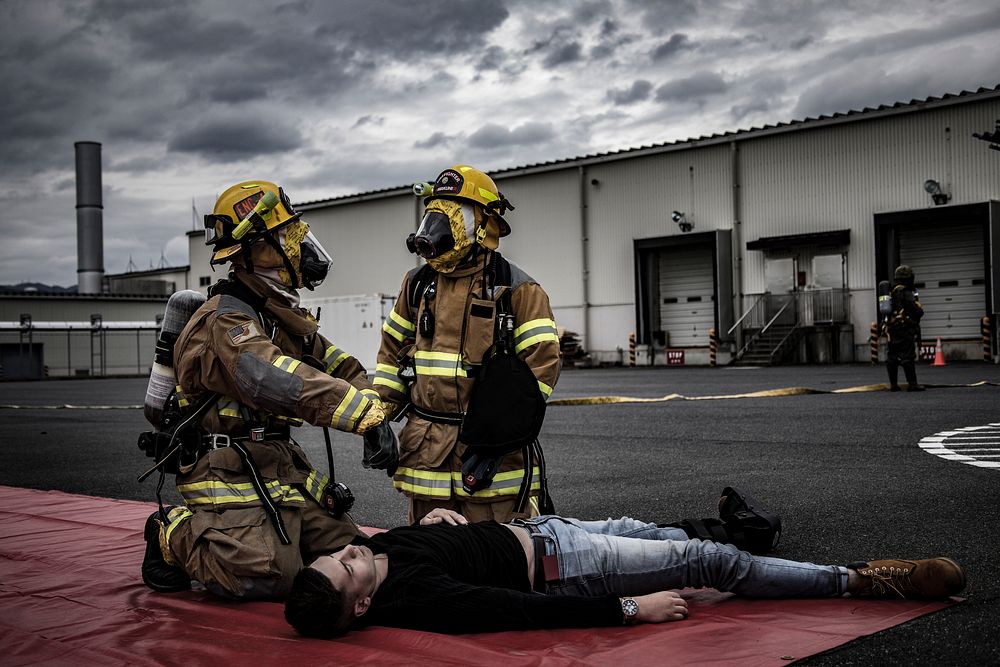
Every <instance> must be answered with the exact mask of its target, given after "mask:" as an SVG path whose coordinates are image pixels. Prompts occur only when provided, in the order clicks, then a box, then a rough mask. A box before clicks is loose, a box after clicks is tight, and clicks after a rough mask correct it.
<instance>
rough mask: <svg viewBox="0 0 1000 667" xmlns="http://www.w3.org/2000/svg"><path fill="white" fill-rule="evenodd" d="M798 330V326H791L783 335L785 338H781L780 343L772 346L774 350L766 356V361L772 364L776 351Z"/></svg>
mask: <svg viewBox="0 0 1000 667" xmlns="http://www.w3.org/2000/svg"><path fill="white" fill-rule="evenodd" d="M798 328H799V327H798V325H795V326H793V327H792V328H791V329H790V330H789V331H788V333H787V334H785V337H784V338H782V339H781V340H780V341H778V344H777V345H775V346H774V349H773V350H771V354H770V355H769V356H768V360H769V361H770V362H771V363H774V355H775V354H777V353H778V351H779V350H780V349H781V348H783V347H784V346H785V341H787V340H788V339H789V338H791V337H792V334H794V333H795V332H796V330H798Z"/></svg>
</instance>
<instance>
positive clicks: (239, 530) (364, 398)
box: [140, 181, 398, 599]
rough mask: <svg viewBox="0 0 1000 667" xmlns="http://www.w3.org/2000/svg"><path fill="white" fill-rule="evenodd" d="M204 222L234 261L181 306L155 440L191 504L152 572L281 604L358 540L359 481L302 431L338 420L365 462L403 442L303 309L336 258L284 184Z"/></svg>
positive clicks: (164, 537) (168, 518) (161, 520)
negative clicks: (302, 438) (325, 457)
mask: <svg viewBox="0 0 1000 667" xmlns="http://www.w3.org/2000/svg"><path fill="white" fill-rule="evenodd" d="M205 227H206V236H207V241H206V244H207V245H211V246H212V247H213V255H212V259H211V263H212V265H218V264H228V263H231V267H230V271H229V274H228V277H227V278H226V279H224V280H220V281H219V282H218V283H216V284H215V285H214V286H213V287H212V288H211V290H210V296H209V298H208V300H207V301H205V302H204V303H200V301H199V299H196V298H188V297H189V296H190V295H194V296H199V295H197V294H196V293H193V292H185V293H178V295H175V297H172V298H171V302H170V303H168V315H167V317H166V318H165V320H164V326H163V331H162V332H161V335H160V340H159V341H158V343H157V364H155V365H154V369H153V376H152V377H151V380H150V389H149V393H148V394H147V400H146V403H147V406H146V408H147V410H146V414H147V417H148V418H149V419H150V421H151V422H153V424H154V426H156V427H157V428H158V430H157V431H156V432H152V433H146V434H143V436H141V437H140V447H143V448H144V449H145V450H146V451H147V454H149V455H150V456H153V457H154V458H155V459H156V460H157V465H156V466H155V468H156V469H159V470H160V473H161V477H160V484H162V482H163V474H164V473H173V474H176V482H177V491H178V492H179V493H180V495H181V497H182V498H183V499H184V506H182V507H174V508H170V509H169V511H167V509H165V508H163V507H162V505H161V509H160V511H158V512H155V513H154V514H153V515H151V516H150V517H149V519H148V520H147V523H146V529H145V537H146V541H147V547H146V555H145V558H144V561H143V566H142V575H143V581H144V582H145V583H146V584H147V585H148V586H149V587H150V588H153V589H154V590H158V591H164V592H168V591H176V590H183V589H186V588H189V586H190V580H191V579H195V580H198V581H200V582H201V583H202V584H203V585H204V586H205V587H206V588H207V589H208V590H209V591H212V592H213V593H216V594H219V595H222V596H225V597H230V598H239V599H282V598H283V597H284V596H285V594H286V593H287V591H288V589H289V587H290V585H291V582H292V579H293V577H294V576H295V574H296V573H297V572H298V571H299V570H300V569H301V568H302V566H303V563H309V562H311V561H312V560H313V559H315V558H317V557H319V556H322V555H324V554H328V553H331V552H333V551H335V550H337V549H339V548H341V547H343V546H344V545H346V544H348V543H349V542H350V541H351V540H352V539H354V538H355V537H356V536H357V535H359V530H358V527H357V526H356V525H355V523H354V522H353V520H352V519H351V518H350V515H349V514H347V511H348V510H349V509H350V505H351V504H352V503H353V500H354V498H353V496H352V495H351V493H350V491H349V490H348V489H347V487H346V486H344V485H343V484H337V483H335V482H333V481H331V479H330V478H329V477H328V476H327V475H324V474H322V473H321V472H319V471H318V470H316V469H315V468H314V467H313V465H312V464H311V463H310V462H309V459H308V458H307V457H306V454H305V452H304V451H303V450H302V448H301V447H300V446H299V445H298V444H297V443H296V442H295V440H294V438H293V437H292V432H293V428H294V427H297V426H300V425H301V424H302V423H303V422H308V423H310V424H313V425H316V426H321V427H324V433H325V435H327V447H328V453H329V437H328V433H327V432H326V431H325V429H326V427H332V428H335V429H338V430H340V431H345V432H349V433H356V434H358V435H362V436H363V437H364V439H365V447H364V451H365V458H364V461H363V463H364V465H365V466H366V467H378V468H383V469H386V470H388V471H389V474H392V471H393V470H394V469H395V462H396V457H397V454H398V443H397V441H396V439H395V435H394V434H393V432H392V430H391V428H389V424H388V422H387V420H386V419H385V412H384V410H383V407H382V403H381V401H380V400H379V396H378V393H377V392H376V391H375V389H374V388H373V387H372V385H371V384H370V383H369V382H368V380H367V378H366V374H365V369H364V368H363V367H362V366H361V364H360V363H359V362H358V360H357V359H355V358H354V357H352V356H350V355H348V354H347V353H346V352H344V351H343V350H341V349H339V348H338V347H337V346H336V345H334V344H333V343H331V342H330V341H328V340H326V339H325V338H323V336H321V335H320V334H319V333H318V330H317V329H318V325H317V321H316V319H315V318H314V317H313V316H312V315H311V314H310V313H309V312H308V311H307V310H304V309H302V308H299V307H298V303H299V296H298V292H297V290H298V289H299V288H301V287H305V288H306V289H314V288H315V287H316V286H318V285H319V284H320V283H322V282H323V280H324V279H325V278H326V276H327V273H328V271H329V269H330V264H331V262H330V258H329V255H328V254H327V252H326V250H325V249H324V248H323V246H322V245H320V243H319V241H318V240H317V239H316V238H315V237H314V236H313V235H312V234H311V233H310V231H309V226H308V225H307V224H306V223H305V222H303V221H302V220H301V219H300V216H299V214H298V213H296V212H295V211H294V209H293V208H292V206H291V203H290V202H289V200H288V198H287V197H286V196H285V193H284V191H283V190H282V189H281V188H279V187H278V186H276V185H275V184H273V183H269V182H266V181H248V182H244V183H239V184H237V185H234V186H233V187H231V188H229V189H228V190H226V191H225V192H224V193H223V194H222V195H221V196H220V197H219V199H218V202H217V203H216V205H215V208H214V211H213V212H212V214H211V215H207V216H205ZM175 299H176V301H177V304H176V305H178V308H175V309H174V311H175V312H171V306H172V305H174V303H173V302H174V301H175ZM171 367H172V370H171ZM174 374H176V387H174V386H172V384H173V378H174ZM330 465H331V467H332V454H330ZM152 470H153V469H151V471H152ZM330 473H331V476H332V473H333V471H332V470H331V471H330ZM158 488H159V487H158ZM158 493H159V492H158Z"/></svg>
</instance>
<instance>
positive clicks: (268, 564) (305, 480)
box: [166, 440, 361, 600]
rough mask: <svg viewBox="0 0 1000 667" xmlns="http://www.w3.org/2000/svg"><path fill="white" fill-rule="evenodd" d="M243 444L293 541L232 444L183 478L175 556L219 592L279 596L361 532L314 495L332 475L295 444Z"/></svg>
mask: <svg viewBox="0 0 1000 667" xmlns="http://www.w3.org/2000/svg"><path fill="white" fill-rule="evenodd" d="M244 444H245V446H246V449H247V450H249V451H250V452H251V454H252V456H253V459H254V463H255V468H256V471H257V472H256V474H257V475H258V477H259V479H260V483H261V484H262V485H263V486H264V488H265V489H266V493H267V494H268V496H269V497H270V498H271V501H272V503H273V504H274V505H275V506H276V508H277V511H278V512H279V513H280V515H281V519H282V522H283V524H284V527H285V532H286V534H287V536H288V539H289V542H290V543H289V544H283V543H282V541H281V539H280V537H279V536H278V532H277V530H276V529H275V525H274V522H273V521H271V519H270V517H269V516H268V515H267V513H266V512H265V510H264V507H263V506H262V504H261V501H260V497H259V496H258V495H257V490H256V487H255V486H254V485H253V484H252V483H251V478H250V474H251V471H248V470H247V469H246V465H245V464H244V462H243V461H242V460H241V458H240V456H239V455H238V453H237V451H235V449H234V448H233V447H224V448H220V449H216V450H213V451H211V452H209V453H207V454H205V455H204V456H202V457H201V458H200V459H198V462H197V463H196V464H195V467H194V469H193V470H192V471H191V472H190V473H188V474H186V475H179V476H178V478H177V490H178V491H179V492H180V494H181V496H182V497H184V500H185V503H186V508H183V509H181V510H173V511H172V512H171V515H172V516H171V517H170V518H171V519H172V520H171V521H170V523H169V524H168V525H167V528H166V538H167V545H168V547H169V551H170V555H171V556H172V557H173V558H172V560H174V561H176V563H177V564H178V565H180V566H181V567H183V568H184V570H185V571H186V572H187V573H188V575H189V576H190V577H191V578H192V579H196V580H198V581H200V582H201V583H202V584H204V586H205V588H207V589H208V590H209V591H211V592H213V593H215V594H217V595H221V596H223V597H228V598H238V599H244V600H268V599H272V600H280V599H283V598H284V597H285V596H286V594H287V593H288V590H289V588H290V587H291V583H292V579H293V578H294V577H295V575H296V574H297V573H298V571H299V570H300V569H301V568H302V566H303V565H304V564H308V563H311V562H312V561H313V560H315V559H316V558H318V557H320V556H322V555H325V554H329V553H332V552H334V551H336V550H337V549H340V548H341V547H343V546H344V545H346V544H348V543H349V542H350V541H351V540H352V539H354V538H355V537H356V536H358V535H360V534H361V533H360V531H359V529H358V527H357V525H355V523H354V522H353V521H352V520H351V519H350V517H349V516H348V515H345V516H344V517H343V518H342V519H334V518H333V517H331V516H330V515H329V514H328V513H327V512H326V510H325V509H323V508H322V507H321V506H320V504H319V502H318V501H317V500H316V497H318V495H319V494H320V493H321V491H322V488H323V486H324V485H325V483H326V479H327V478H326V476H325V475H320V474H319V473H317V472H316V470H314V469H313V468H312V466H311V465H309V462H308V460H307V459H306V458H305V454H304V453H303V452H302V451H301V449H299V447H298V446H297V445H294V444H291V443H289V442H285V441H278V440H272V441H265V442H262V443H244ZM168 560H170V559H168Z"/></svg>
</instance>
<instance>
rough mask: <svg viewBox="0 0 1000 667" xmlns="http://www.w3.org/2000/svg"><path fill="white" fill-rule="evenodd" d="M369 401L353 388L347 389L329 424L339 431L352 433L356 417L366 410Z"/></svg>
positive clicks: (369, 403)
mask: <svg viewBox="0 0 1000 667" xmlns="http://www.w3.org/2000/svg"><path fill="white" fill-rule="evenodd" d="M369 405H371V401H370V400H369V399H368V398H367V397H366V396H365V395H364V394H362V393H361V392H360V391H358V390H357V389H355V388H354V387H348V389H347V395H346V396H344V399H343V400H342V401H340V404H339V405H338V406H337V409H336V410H334V411H333V417H332V418H331V419H330V424H331V425H332V426H333V427H334V428H335V429H337V430H340V431H353V430H354V424H355V422H357V420H358V417H360V416H361V414H362V413H363V412H364V411H365V410H367V409H368V406H369Z"/></svg>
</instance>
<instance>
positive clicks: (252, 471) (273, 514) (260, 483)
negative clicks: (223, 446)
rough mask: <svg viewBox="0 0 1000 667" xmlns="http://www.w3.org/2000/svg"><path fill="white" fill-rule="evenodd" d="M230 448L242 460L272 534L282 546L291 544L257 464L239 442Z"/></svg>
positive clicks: (231, 444) (232, 444) (232, 443)
mask: <svg viewBox="0 0 1000 667" xmlns="http://www.w3.org/2000/svg"><path fill="white" fill-rule="evenodd" d="M229 446H230V447H232V448H233V449H235V450H236V451H237V452H239V455H240V458H241V459H242V460H243V468H244V469H245V470H246V472H247V477H249V478H250V483H251V484H253V488H254V491H256V492H257V496H258V497H259V498H260V503H261V505H262V506H263V507H264V513H265V514H267V518H269V519H270V520H271V524H272V525H273V526H274V532H276V533H277V534H278V539H279V540H281V543H282V544H291V543H292V540H291V539H289V537H288V531H287V530H286V529H285V522H284V521H282V519H281V513H280V512H279V511H278V508H277V507H275V505H274V501H272V500H271V496H270V494H268V492H267V490H266V489H265V488H264V480H262V479H261V478H260V471H259V470H258V469H257V464H256V463H254V460H253V456H252V455H251V454H250V451H249V450H247V449H246V448H245V447H244V446H243V444H242V443H240V442H231V443H230V444H229Z"/></svg>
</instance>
